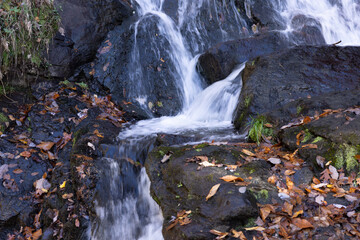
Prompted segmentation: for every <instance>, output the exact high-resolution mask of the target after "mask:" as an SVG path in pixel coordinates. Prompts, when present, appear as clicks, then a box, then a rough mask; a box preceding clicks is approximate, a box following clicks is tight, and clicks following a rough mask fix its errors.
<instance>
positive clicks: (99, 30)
mask: <svg viewBox="0 0 360 240" xmlns="http://www.w3.org/2000/svg"><path fill="white" fill-rule="evenodd" d="M55 4H56V6H57V8H58V9H59V13H60V17H61V27H62V28H63V30H64V35H62V34H60V33H57V35H56V36H55V38H54V40H53V43H52V44H51V46H50V49H49V52H48V54H47V55H48V56H47V58H48V61H49V63H50V64H51V67H50V69H49V70H50V75H51V76H53V77H61V78H63V77H69V76H70V75H71V74H72V73H73V71H74V69H75V68H76V67H78V66H80V65H82V64H84V63H87V62H89V61H91V60H92V59H93V58H94V57H95V54H96V50H97V49H98V47H99V44H100V43H101V42H102V41H103V39H104V37H105V35H106V34H107V32H108V31H109V30H111V29H112V28H113V27H114V26H116V25H119V24H121V22H122V21H123V20H124V19H126V18H128V17H129V16H131V14H132V11H133V10H132V7H131V6H130V4H129V3H128V2H127V1H123V0H106V1H83V0H81V1H79V0H57V1H55Z"/></svg>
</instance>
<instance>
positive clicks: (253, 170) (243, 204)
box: [145, 144, 278, 239]
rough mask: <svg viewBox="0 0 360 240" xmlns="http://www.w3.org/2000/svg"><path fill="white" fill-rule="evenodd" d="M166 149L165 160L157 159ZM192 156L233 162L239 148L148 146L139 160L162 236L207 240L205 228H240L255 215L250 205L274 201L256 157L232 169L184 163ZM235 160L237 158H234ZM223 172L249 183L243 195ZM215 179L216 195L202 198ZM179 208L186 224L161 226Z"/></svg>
mask: <svg viewBox="0 0 360 240" xmlns="http://www.w3.org/2000/svg"><path fill="white" fill-rule="evenodd" d="M168 151H172V152H173V155H172V157H171V158H170V160H169V161H168V162H166V163H161V162H160V160H161V159H162V155H163V153H166V152H168ZM194 156H207V157H208V158H209V161H210V162H211V161H215V162H216V163H218V164H219V163H222V164H235V163H236V162H237V161H241V162H242V161H244V160H242V159H241V157H240V156H241V154H240V152H239V149H236V148H235V147H231V146H209V145H207V144H205V145H204V144H201V145H196V146H184V147H178V148H174V147H164V146H160V147H158V148H156V149H154V150H153V151H152V152H151V153H150V154H149V156H148V159H147V160H146V162H145V167H146V169H147V172H148V175H149V178H150V180H151V194H152V196H153V198H154V199H155V201H156V202H157V203H158V204H159V205H160V207H161V209H162V211H163V216H164V230H163V234H164V238H165V239H209V238H212V237H213V236H212V235H211V234H210V233H209V231H210V230H211V229H213V228H217V227H220V226H221V228H223V229H224V230H225V231H229V230H230V228H233V227H235V226H239V225H240V226H245V225H246V224H247V223H248V222H249V221H251V219H254V218H256V217H257V215H258V210H257V206H256V203H257V202H261V203H272V198H275V199H277V200H278V197H277V189H276V188H275V187H274V186H272V185H270V184H269V183H267V178H268V177H269V176H270V175H269V172H270V168H271V166H270V164H268V163H266V162H265V161H262V160H259V161H254V162H251V163H248V164H245V165H243V166H242V167H240V168H238V169H237V170H236V171H235V172H230V171H227V170H225V168H224V167H205V168H203V169H201V170H197V168H198V167H199V165H198V164H197V163H186V159H189V158H193V157H194ZM240 159H241V160H240ZM226 175H235V176H239V177H242V178H244V179H245V181H250V182H251V183H250V185H249V186H247V190H246V191H245V193H240V192H239V186H235V184H234V183H227V182H225V181H223V180H220V178H221V177H223V176H226ZM250 176H251V177H252V179H251V180H249V179H248V177H250ZM219 183H220V187H219V189H218V191H217V193H216V194H215V195H214V196H213V197H211V198H210V199H209V200H208V201H206V200H205V198H206V196H207V195H208V193H209V191H210V189H211V188H212V187H213V186H214V185H216V184H219ZM180 210H191V211H192V214H191V220H192V222H191V223H190V224H189V225H185V226H179V225H177V226H175V227H174V228H173V229H170V230H165V229H166V228H167V227H168V225H169V223H168V221H169V220H170V219H171V216H176V213H177V212H179V211H180Z"/></svg>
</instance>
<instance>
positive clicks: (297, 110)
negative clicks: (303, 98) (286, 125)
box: [296, 105, 303, 115]
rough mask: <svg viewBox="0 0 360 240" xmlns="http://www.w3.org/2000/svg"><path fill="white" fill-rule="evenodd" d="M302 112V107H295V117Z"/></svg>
mask: <svg viewBox="0 0 360 240" xmlns="http://www.w3.org/2000/svg"><path fill="white" fill-rule="evenodd" d="M302 110H303V107H302V106H300V105H299V106H297V107H296V113H297V115H299V114H300V113H301V112H302Z"/></svg>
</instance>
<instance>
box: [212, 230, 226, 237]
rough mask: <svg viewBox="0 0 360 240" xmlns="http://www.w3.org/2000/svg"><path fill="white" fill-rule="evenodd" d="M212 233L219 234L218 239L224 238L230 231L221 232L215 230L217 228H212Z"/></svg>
mask: <svg viewBox="0 0 360 240" xmlns="http://www.w3.org/2000/svg"><path fill="white" fill-rule="evenodd" d="M210 233H212V234H214V235H216V236H219V238H217V239H223V238H225V237H226V236H227V235H229V233H227V232H220V231H218V230H215V229H212V230H210Z"/></svg>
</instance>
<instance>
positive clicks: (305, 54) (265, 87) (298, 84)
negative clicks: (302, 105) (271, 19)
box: [234, 46, 360, 129]
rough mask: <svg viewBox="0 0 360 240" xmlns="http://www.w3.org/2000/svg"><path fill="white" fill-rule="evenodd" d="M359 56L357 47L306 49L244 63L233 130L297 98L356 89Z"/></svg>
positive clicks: (359, 80)
mask: <svg viewBox="0 0 360 240" xmlns="http://www.w3.org/2000/svg"><path fill="white" fill-rule="evenodd" d="M359 57H360V48H358V47H335V46H323V47H310V46H307V47H295V48H292V49H289V50H285V51H282V52H280V53H277V54H272V55H269V56H263V57H259V58H257V59H255V60H254V61H252V62H249V63H247V64H246V67H245V69H244V71H243V72H242V77H243V87H242V90H241V94H240V98H239V104H238V106H237V109H236V112H235V118H234V124H235V127H236V128H237V129H243V128H244V127H245V126H246V124H247V123H248V122H249V121H250V120H251V118H252V117H256V116H258V115H261V114H265V113H267V112H271V111H273V110H275V109H277V108H280V107H282V106H284V105H286V104H288V103H290V102H292V101H294V100H297V99H306V98H310V97H311V98H313V97H316V96H320V95H322V94H326V93H335V92H339V91H346V90H351V89H355V88H358V87H359V84H360V70H359V69H360V68H359V67H360V61H359V60H358V59H359ZM338 99H341V98H338ZM314 101H315V100H314ZM285 115H286V114H285Z"/></svg>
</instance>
